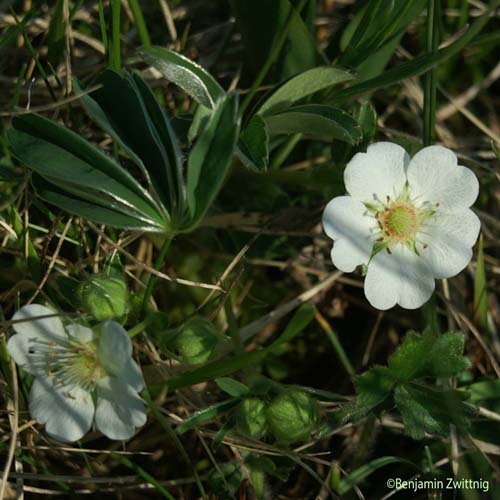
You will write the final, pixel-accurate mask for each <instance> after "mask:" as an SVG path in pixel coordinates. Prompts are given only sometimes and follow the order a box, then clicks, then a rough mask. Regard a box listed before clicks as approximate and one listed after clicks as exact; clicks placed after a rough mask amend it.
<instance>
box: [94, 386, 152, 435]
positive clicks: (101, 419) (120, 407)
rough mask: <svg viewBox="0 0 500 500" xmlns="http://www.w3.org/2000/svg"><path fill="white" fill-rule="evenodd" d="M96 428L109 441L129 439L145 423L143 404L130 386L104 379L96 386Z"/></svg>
mask: <svg viewBox="0 0 500 500" xmlns="http://www.w3.org/2000/svg"><path fill="white" fill-rule="evenodd" d="M95 422H96V425H97V428H98V429H99V430H100V431H101V432H102V433H103V434H105V435H106V436H107V437H108V438H110V439H129V438H131V437H132V436H133V435H134V433H135V429H136V427H142V426H143V425H144V424H145V423H146V410H145V408H144V402H143V401H142V399H141V398H140V397H139V396H138V394H137V391H135V390H134V389H133V388H132V387H131V386H130V385H127V384H126V383H125V382H124V381H123V380H120V379H118V378H116V377H106V378H104V379H102V380H101V381H100V382H99V383H98V385H97V409H96V413H95Z"/></svg>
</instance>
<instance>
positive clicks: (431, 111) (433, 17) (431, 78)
mask: <svg viewBox="0 0 500 500" xmlns="http://www.w3.org/2000/svg"><path fill="white" fill-rule="evenodd" d="M438 10H439V0H428V3H427V37H426V50H427V53H429V54H435V53H436V52H437V49H438V44H439V25H438V23H439V12H438ZM435 133H436V67H435V66H434V67H433V68H432V69H430V70H429V71H428V72H427V73H426V74H425V76H424V131H423V143H424V146H430V145H431V144H433V143H434V140H435Z"/></svg>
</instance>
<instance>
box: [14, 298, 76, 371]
mask: <svg viewBox="0 0 500 500" xmlns="http://www.w3.org/2000/svg"><path fill="white" fill-rule="evenodd" d="M50 314H54V311H52V310H51V309H49V308H47V307H45V306H42V305H40V304H30V305H27V306H24V307H21V309H19V311H17V312H16V313H15V314H14V316H13V317H12V320H13V321H18V320H25V321H22V322H21V323H14V324H13V328H14V330H15V331H16V334H15V335H13V336H12V337H11V338H10V339H9V342H8V343H7V349H8V350H9V354H10V355H11V356H12V358H14V361H15V362H16V363H17V364H18V365H19V366H20V367H22V368H23V369H24V370H26V371H27V372H29V373H32V374H33V375H36V374H39V373H44V369H43V366H41V365H40V364H39V363H35V362H34V360H33V358H32V357H31V356H30V349H31V348H32V346H33V342H34V341H40V342H44V343H51V342H56V343H58V342H60V341H61V340H65V339H66V338H67V337H68V336H67V334H66V332H65V331H64V327H63V324H62V321H61V320H60V319H59V318H58V317H57V316H54V317H52V318H43V319H36V318H38V317H39V316H47V315H50ZM30 318H33V319H31V320H30Z"/></svg>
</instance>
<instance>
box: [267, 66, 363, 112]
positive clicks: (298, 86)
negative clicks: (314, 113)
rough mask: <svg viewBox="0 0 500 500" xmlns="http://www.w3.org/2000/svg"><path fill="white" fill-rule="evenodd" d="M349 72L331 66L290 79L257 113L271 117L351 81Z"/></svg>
mask: <svg viewBox="0 0 500 500" xmlns="http://www.w3.org/2000/svg"><path fill="white" fill-rule="evenodd" d="M353 78H354V75H353V74H352V73H350V72H349V71H347V70H345V69H342V68H336V67H333V66H320V67H318V68H313V69H310V70H308V71H304V72H303V73H300V74H299V75H297V76H294V77H293V78H290V80H288V81H287V82H285V83H284V84H283V85H281V86H280V87H278V89H277V90H275V91H274V92H273V93H272V94H271V96H270V97H268V98H267V99H266V100H265V101H264V103H263V104H262V105H261V106H260V108H259V110H258V111H257V113H258V114H260V115H264V116H267V115H272V114H276V113H278V112H280V111H284V110H286V109H288V108H289V107H290V106H292V105H293V104H295V103H297V102H298V101H300V100H302V99H305V98H307V97H309V96H311V95H313V94H314V93H316V92H319V91H320V90H324V89H329V88H331V87H334V86H335V85H338V84H339V83H342V82H347V81H349V80H352V79H353Z"/></svg>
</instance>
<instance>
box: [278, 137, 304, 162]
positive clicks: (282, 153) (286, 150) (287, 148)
mask: <svg viewBox="0 0 500 500" xmlns="http://www.w3.org/2000/svg"><path fill="white" fill-rule="evenodd" d="M303 137H304V134H293V135H291V136H290V137H289V138H288V140H287V141H286V142H285V144H283V146H281V148H280V149H279V150H278V151H277V152H276V155H275V156H274V158H273V161H272V162H271V167H270V170H278V169H279V168H280V167H281V165H283V163H285V161H286V159H287V158H288V157H289V156H290V153H291V152H292V151H293V148H294V147H295V146H296V145H297V144H298V143H299V142H300V141H301V140H302V138H303Z"/></svg>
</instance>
